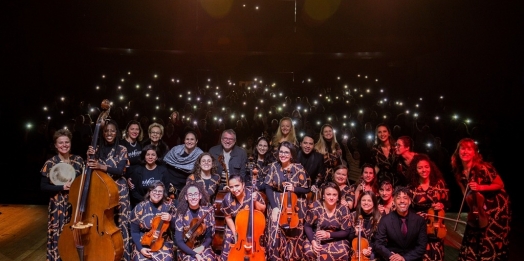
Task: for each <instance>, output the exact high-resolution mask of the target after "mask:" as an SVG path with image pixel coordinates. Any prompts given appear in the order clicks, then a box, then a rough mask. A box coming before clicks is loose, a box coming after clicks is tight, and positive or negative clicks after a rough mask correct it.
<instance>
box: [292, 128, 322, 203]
mask: <svg viewBox="0 0 524 261" xmlns="http://www.w3.org/2000/svg"><path fill="white" fill-rule="evenodd" d="M314 146H315V141H314V140H313V137H310V136H308V135H305V136H304V137H303V138H302V142H301V143H300V151H298V155H297V157H298V160H297V162H299V163H300V164H302V166H304V168H305V169H306V173H307V174H308V176H309V179H310V180H311V186H310V188H311V191H312V192H314V193H316V192H318V191H320V186H321V185H322V183H324V179H325V178H326V169H325V167H324V155H322V154H320V153H318V152H317V151H315V148H314Z"/></svg>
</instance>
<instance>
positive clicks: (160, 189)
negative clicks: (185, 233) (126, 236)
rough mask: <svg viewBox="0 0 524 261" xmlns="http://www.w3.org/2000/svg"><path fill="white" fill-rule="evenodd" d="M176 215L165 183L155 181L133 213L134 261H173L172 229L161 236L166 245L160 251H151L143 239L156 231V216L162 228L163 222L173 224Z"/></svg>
mask: <svg viewBox="0 0 524 261" xmlns="http://www.w3.org/2000/svg"><path fill="white" fill-rule="evenodd" d="M174 214H175V207H174V206H173V205H172V204H171V200H170V199H169V197H168V196H167V191H166V188H165V186H164V183H162V182H161V181H155V182H154V183H153V184H151V185H150V186H149V189H148V191H147V193H146V195H145V197H144V201H142V202H140V203H138V205H136V206H135V208H134V209H133V212H132V213H131V222H130V223H131V225H130V226H131V237H132V239H133V254H132V260H133V261H146V260H158V261H172V260H173V238H172V231H171V229H168V230H167V231H166V232H165V233H164V234H163V235H161V237H163V239H164V244H163V245H162V247H161V248H160V250H158V251H151V248H150V246H147V245H142V243H141V239H142V237H143V236H144V234H146V233H148V232H149V231H150V230H151V229H154V228H153V227H152V224H153V219H154V218H155V217H156V216H160V219H161V220H162V222H161V223H159V226H161V225H162V223H163V222H169V223H171V220H172V219H173V215H174ZM170 227H171V226H170Z"/></svg>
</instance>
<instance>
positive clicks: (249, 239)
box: [228, 169, 266, 261]
mask: <svg viewBox="0 0 524 261" xmlns="http://www.w3.org/2000/svg"><path fill="white" fill-rule="evenodd" d="M251 171H252V169H251ZM251 177H253V175H252V174H251ZM253 182H255V181H254V180H253ZM254 193H255V190H254V189H253V187H252V190H251V197H252V198H251V202H250V206H249V209H242V210H240V211H239V212H238V214H237V216H236V218H235V227H236V231H237V234H238V239H237V242H235V245H234V247H232V248H231V250H230V252H229V256H228V260H232V261H237V260H244V261H263V260H266V258H265V248H264V247H263V246H262V244H261V243H260V241H261V237H262V235H263V234H264V230H265V228H266V218H265V216H264V214H263V213H262V212H261V211H259V210H255V199H254V198H253V195H254Z"/></svg>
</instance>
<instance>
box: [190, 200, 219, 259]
mask: <svg viewBox="0 0 524 261" xmlns="http://www.w3.org/2000/svg"><path fill="white" fill-rule="evenodd" d="M211 211H214V209H213V208H210V209H209V211H206V212H205V213H204V215H203V216H202V217H201V218H193V219H192V220H191V222H190V223H189V227H187V228H184V243H186V245H187V246H188V247H189V248H191V249H193V248H195V247H198V246H200V244H202V242H203V241H204V236H205V232H206V229H207V226H206V224H205V223H204V220H206V217H207V215H208V214H209V212H211Z"/></svg>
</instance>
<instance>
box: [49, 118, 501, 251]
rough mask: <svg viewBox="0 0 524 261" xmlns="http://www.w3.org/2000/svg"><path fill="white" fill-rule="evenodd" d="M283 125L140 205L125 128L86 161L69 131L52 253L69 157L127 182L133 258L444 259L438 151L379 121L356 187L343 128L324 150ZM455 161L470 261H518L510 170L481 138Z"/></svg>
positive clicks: (125, 229)
mask: <svg viewBox="0 0 524 261" xmlns="http://www.w3.org/2000/svg"><path fill="white" fill-rule="evenodd" d="M281 123H282V125H283V126H282V130H280V128H279V131H282V132H283V133H284V134H285V135H283V136H282V137H279V140H278V141H275V140H273V141H272V142H269V141H268V139H267V138H260V139H258V140H257V142H256V144H255V145H254V147H255V148H254V150H255V151H254V154H253V155H254V157H253V158H249V159H248V157H247V154H246V152H245V150H244V149H242V148H241V147H239V146H237V145H236V134H235V132H234V131H233V130H231V129H229V130H225V131H223V132H222V135H221V140H220V144H219V145H217V146H215V147H212V148H211V149H210V150H209V153H207V152H202V153H201V154H200V155H195V157H196V156H198V157H197V158H196V160H194V165H195V167H194V169H193V173H191V174H190V176H188V178H187V181H186V184H185V186H183V187H182V188H179V189H177V191H176V192H175V193H174V195H171V196H170V193H169V191H168V190H169V188H170V185H172V184H168V183H169V181H167V180H169V179H165V178H161V177H156V178H153V179H154V181H152V182H149V183H148V187H146V188H143V189H142V190H143V193H145V195H142V197H141V199H143V200H142V201H140V202H138V203H137V204H136V205H134V206H131V205H130V201H129V194H130V192H129V190H131V191H132V190H133V189H137V188H135V187H133V186H132V183H131V182H126V180H125V176H124V173H123V172H124V169H125V164H126V162H127V156H126V148H125V146H122V145H119V143H118V138H119V135H118V133H119V130H118V127H117V126H116V125H114V124H113V123H112V122H111V121H108V122H107V123H106V124H105V125H104V126H103V128H102V135H103V137H102V139H101V140H102V141H103V142H100V143H99V145H98V147H97V148H93V147H90V148H89V149H88V156H90V155H96V159H89V160H87V161H86V163H84V160H83V159H82V157H80V156H77V155H72V154H71V153H70V148H71V140H72V137H71V133H70V132H69V131H68V130H66V129H61V130H58V131H57V132H56V133H55V135H54V144H55V148H56V150H57V152H58V153H57V155H56V156H54V157H53V158H51V159H49V160H48V161H47V162H46V163H45V165H44V167H43V168H42V170H41V175H42V182H41V184H42V189H44V190H46V191H50V192H52V195H51V198H50V203H49V229H48V231H49V233H48V245H47V246H48V250H47V253H48V255H47V260H61V259H60V253H59V247H58V244H59V243H58V241H59V240H58V239H59V237H60V232H61V231H62V229H63V228H64V225H65V224H67V223H69V221H70V220H71V204H70V203H69V202H68V201H69V200H70V199H69V198H68V195H69V189H70V187H71V184H72V183H73V182H74V181H75V180H74V179H70V180H67V181H66V182H64V183H63V184H62V183H60V184H54V183H57V182H56V181H54V179H53V178H52V177H51V175H52V174H51V172H52V169H53V167H54V166H55V165H57V164H59V163H66V164H70V165H72V166H73V169H74V171H75V174H74V176H75V177H76V176H81V175H82V173H83V172H84V171H85V170H84V168H92V169H99V170H102V171H104V172H106V173H107V174H108V175H110V176H111V177H112V178H113V180H114V181H115V182H116V183H117V184H118V188H119V193H120V197H119V202H120V204H119V205H118V206H117V207H115V209H116V211H115V223H116V225H117V226H118V228H119V229H120V230H121V232H122V236H123V239H124V240H123V242H124V246H123V247H124V250H123V255H122V260H164V261H169V260H174V259H177V260H184V261H187V260H198V261H202V260H222V261H226V260H240V259H239V257H241V258H244V257H249V258H248V259H244V260H350V259H351V260H391V261H403V260H440V261H442V260H444V241H443V240H444V237H445V235H446V227H445V225H443V220H445V217H444V210H446V209H447V208H449V206H450V202H449V197H448V193H449V190H448V188H447V186H446V183H445V181H444V178H443V175H442V173H440V171H439V170H438V168H437V167H436V165H435V164H434V163H433V162H432V161H431V160H430V158H429V157H428V156H426V155H424V154H416V153H413V155H412V154H409V153H405V152H409V151H411V148H410V146H411V147H412V144H409V143H410V142H409V140H405V138H404V139H398V140H392V138H391V132H389V129H388V128H386V127H384V125H380V126H379V127H377V130H376V131H377V134H376V138H377V140H379V141H382V142H378V143H377V144H376V152H377V154H376V155H375V157H376V158H377V161H375V162H370V163H371V164H364V165H363V166H362V172H361V177H360V180H359V181H358V182H355V183H354V184H351V181H350V180H349V179H348V171H349V168H348V166H346V165H344V162H348V161H343V160H340V159H341V155H342V154H341V149H342V146H340V145H339V144H338V142H337V141H336V138H335V137H334V135H333V133H332V130H333V128H332V127H331V126H329V125H326V126H325V127H323V128H322V131H321V133H320V137H319V138H318V139H320V140H322V142H323V143H324V151H323V153H320V152H319V151H322V150H319V149H313V148H312V147H313V146H312V145H313V144H314V140H315V138H314V137H309V136H306V137H303V139H302V141H301V142H300V143H299V142H298V141H296V138H295V137H294V133H291V134H292V135H291V136H292V137H291V139H289V138H284V137H285V136H287V137H289V136H288V134H289V133H290V131H291V132H292V131H293V130H292V126H291V130H289V129H288V128H289V126H287V125H286V124H289V123H288V122H286V121H281ZM330 130H331V135H330V132H329V131H330ZM193 136H194V135H193ZM189 142H193V143H195V144H196V142H198V140H195V137H193V139H192V140H190V141H189ZM317 143H318V142H317ZM195 144H193V145H195ZM344 146H345V144H344ZM142 153H143V156H142V159H143V160H144V163H145V166H146V167H147V166H149V168H147V170H150V169H151V168H153V167H151V166H154V168H153V169H155V168H161V167H162V166H161V165H162V164H159V166H157V165H154V164H153V163H154V161H156V160H157V159H158V156H157V153H158V152H157V151H156V150H155V147H154V146H148V147H146V148H145V149H144V151H143V152H142ZM188 155H190V153H187V151H186V152H184V150H181V151H180V156H181V157H187V156H188ZM401 155H409V156H408V157H405V158H403V162H402V164H404V165H405V168H404V169H403V171H402V172H399V173H395V174H392V172H394V169H395V168H394V167H392V166H388V167H387V168H384V163H387V162H388V160H390V159H391V157H397V158H401ZM91 158H92V157H91ZM164 164H165V163H164ZM452 167H453V171H454V174H455V177H456V180H457V182H458V183H459V185H460V187H461V188H462V192H463V193H464V199H465V200H464V201H463V202H462V203H463V204H464V202H466V203H467V204H468V206H467V207H465V209H471V210H472V211H470V212H469V213H468V222H467V225H466V231H465V234H464V239H463V242H462V247H461V249H460V257H459V258H460V260H507V258H508V244H509V242H508V237H507V235H508V233H509V230H510V221H511V209H510V201H509V197H508V195H507V193H506V192H505V190H504V184H503V182H502V180H501V178H500V176H499V175H498V173H497V172H496V170H495V169H494V168H493V166H492V165H491V164H489V163H487V162H484V161H483V160H482V158H481V156H480V154H479V152H478V148H477V146H476V144H475V142H474V141H473V140H471V139H463V140H461V141H460V142H459V143H458V145H457V148H456V150H455V152H454V154H453V156H452ZM151 171H152V170H151ZM385 173H386V174H387V175H386V174H385ZM391 175H394V176H393V178H391ZM152 177H155V176H154V175H153V176H152ZM91 229H93V228H91Z"/></svg>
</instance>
